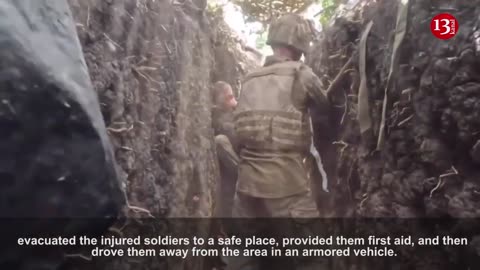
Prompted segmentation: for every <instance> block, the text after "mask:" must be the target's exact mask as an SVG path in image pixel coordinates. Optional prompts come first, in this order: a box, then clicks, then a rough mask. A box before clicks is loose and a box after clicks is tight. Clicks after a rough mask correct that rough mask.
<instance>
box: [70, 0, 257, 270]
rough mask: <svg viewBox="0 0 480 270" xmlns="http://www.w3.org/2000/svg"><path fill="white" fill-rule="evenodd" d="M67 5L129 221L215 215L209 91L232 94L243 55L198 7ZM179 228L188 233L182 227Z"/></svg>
mask: <svg viewBox="0 0 480 270" xmlns="http://www.w3.org/2000/svg"><path fill="white" fill-rule="evenodd" d="M69 3H70V6H71V9H72V12H73V14H74V17H75V19H76V21H77V30H78V33H79V37H80V41H81V43H82V46H83V51H84V54H85V59H86V62H87V65H88V68H89V71H90V76H91V79H92V82H93V85H94V88H95V90H96V91H97V93H98V96H99V99H100V102H101V109H102V114H103V116H104V118H105V122H106V125H107V127H108V129H107V130H108V133H109V135H110V139H111V141H112V144H113V146H114V149H115V157H116V160H117V163H118V170H119V172H120V175H121V177H122V180H123V183H124V187H125V189H126V193H127V196H128V201H129V205H127V207H126V208H125V209H126V210H125V215H126V216H127V217H142V218H145V217H150V218H151V217H155V218H159V217H209V216H211V214H212V208H213V204H214V201H213V198H214V197H213V192H214V187H215V181H217V177H218V166H217V161H216V158H215V157H216V156H215V149H214V141H213V139H214V138H213V130H212V128H211V127H212V125H211V111H210V108H211V100H210V87H211V83H212V82H214V81H215V80H226V81H228V82H231V83H232V84H234V86H236V85H237V82H238V78H237V77H239V76H241V75H242V74H243V73H244V72H246V71H247V67H248V64H247V65H245V64H243V65H245V67H244V69H239V65H240V66H241V65H242V64H239V63H238V62H242V59H244V58H243V57H245V55H243V53H242V52H241V51H239V50H238V48H235V47H233V48H227V47H226V46H230V43H228V45H227V43H219V42H217V38H218V35H217V34H216V33H217V32H218V31H219V30H218V27H217V26H216V25H215V24H213V23H212V21H211V17H210V16H209V15H207V11H206V9H205V8H206V2H205V1H202V0H193V1H182V2H180V1H178V2H177V1H175V2H171V1H158V0H119V1H108V0H107V1H105V0H70V1H69ZM226 35H228V33H227V34H223V36H222V37H220V38H224V37H225V36H226ZM225 51H230V52H231V55H230V58H229V61H231V62H229V63H226V64H223V63H224V62H221V63H220V64H218V63H219V62H220V61H223V60H224V59H223V56H224V55H225V54H224V53H223V54H222V52H225ZM242 55H243V56H242ZM236 57H241V58H242V59H237V58H236ZM237 60H238V62H237ZM123 225H124V224H118V226H115V228H117V229H118V228H123V229H122V230H121V233H125V234H126V235H125V236H128V234H132V235H131V236H133V237H135V236H136V235H135V234H136V233H137V234H138V233H141V232H138V231H134V230H132V231H129V230H127V229H125V228H124V227H122V226H123ZM147 225H148V226H147V227H148V228H147V232H146V233H147V234H149V235H150V234H151V236H152V237H154V236H156V235H160V234H161V233H162V228H157V227H156V226H160V224H159V222H156V225H155V226H153V225H152V224H151V223H150V224H147ZM150 225H151V226H150ZM149 226H150V227H149ZM173 226H176V227H179V228H178V229H180V230H182V228H181V227H180V226H179V224H177V223H175V224H173ZM160 227H161V226H160ZM135 229H138V228H136V227H135ZM143 229H145V228H143ZM190 229H192V230H194V231H196V232H197V233H198V230H199V228H196V229H195V228H190ZM201 233H207V232H206V231H205V230H202V231H201ZM201 233H200V234H199V235H200V236H201ZM80 261H82V260H78V259H75V260H73V261H72V262H71V265H73V267H74V268H75V269H81V267H84V268H85V269H97V268H98V269H116V270H118V269H140V268H141V269H152V268H155V269H164V268H165V269H166V267H168V269H201V268H202V266H203V259H202V258H199V257H197V258H194V259H190V260H184V261H182V260H180V261H179V260H175V259H172V260H168V261H167V260H164V259H162V258H144V259H141V260H140V261H136V260H133V261H132V260H130V259H128V258H127V259H125V258H120V259H106V258H101V259H98V260H95V261H94V262H87V261H83V262H80ZM139 265H141V266H139ZM139 267H140V268H139Z"/></svg>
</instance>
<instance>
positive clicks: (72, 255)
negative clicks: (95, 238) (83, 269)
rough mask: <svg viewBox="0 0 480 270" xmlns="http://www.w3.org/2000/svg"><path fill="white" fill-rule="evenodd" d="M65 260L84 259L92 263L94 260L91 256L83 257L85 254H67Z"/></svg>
mask: <svg viewBox="0 0 480 270" xmlns="http://www.w3.org/2000/svg"><path fill="white" fill-rule="evenodd" d="M65 258H80V259H83V260H85V261H92V260H93V258H92V257H91V256H86V255H83V254H80V253H78V254H65Z"/></svg>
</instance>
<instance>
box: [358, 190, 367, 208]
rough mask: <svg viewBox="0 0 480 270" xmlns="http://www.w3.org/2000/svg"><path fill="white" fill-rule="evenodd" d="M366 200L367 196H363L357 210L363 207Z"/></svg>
mask: <svg viewBox="0 0 480 270" xmlns="http://www.w3.org/2000/svg"><path fill="white" fill-rule="evenodd" d="M367 199H368V194H366V193H365V194H363V199H362V200H361V201H360V205H359V208H362V207H363V204H364V203H365V202H366V201H367Z"/></svg>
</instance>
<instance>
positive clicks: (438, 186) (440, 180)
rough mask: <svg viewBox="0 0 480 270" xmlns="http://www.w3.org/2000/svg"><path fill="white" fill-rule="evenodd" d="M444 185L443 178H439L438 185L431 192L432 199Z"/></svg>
mask: <svg viewBox="0 0 480 270" xmlns="http://www.w3.org/2000/svg"><path fill="white" fill-rule="evenodd" d="M442 185H443V180H442V178H439V179H438V183H437V185H436V186H435V187H434V188H433V189H432V190H431V191H430V198H432V196H433V193H434V192H435V191H436V190H437V189H439V188H440V187H441V186H442Z"/></svg>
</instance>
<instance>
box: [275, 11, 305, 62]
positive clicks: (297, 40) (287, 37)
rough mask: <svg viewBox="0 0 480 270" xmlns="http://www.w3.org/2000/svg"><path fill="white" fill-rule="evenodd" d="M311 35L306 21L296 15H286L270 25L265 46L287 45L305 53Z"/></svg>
mask: <svg viewBox="0 0 480 270" xmlns="http://www.w3.org/2000/svg"><path fill="white" fill-rule="evenodd" d="M313 35H314V33H313V31H312V26H311V25H310V23H309V22H308V21H307V20H305V19H303V18H302V17H301V16H300V15H297V14H286V15H284V16H282V17H280V18H279V19H277V20H276V21H274V22H273V23H272V24H271V25H270V29H269V31H268V37H267V45H287V46H291V47H293V48H295V49H297V50H299V51H301V52H303V53H307V51H308V48H309V47H310V42H311V41H312V39H313Z"/></svg>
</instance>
